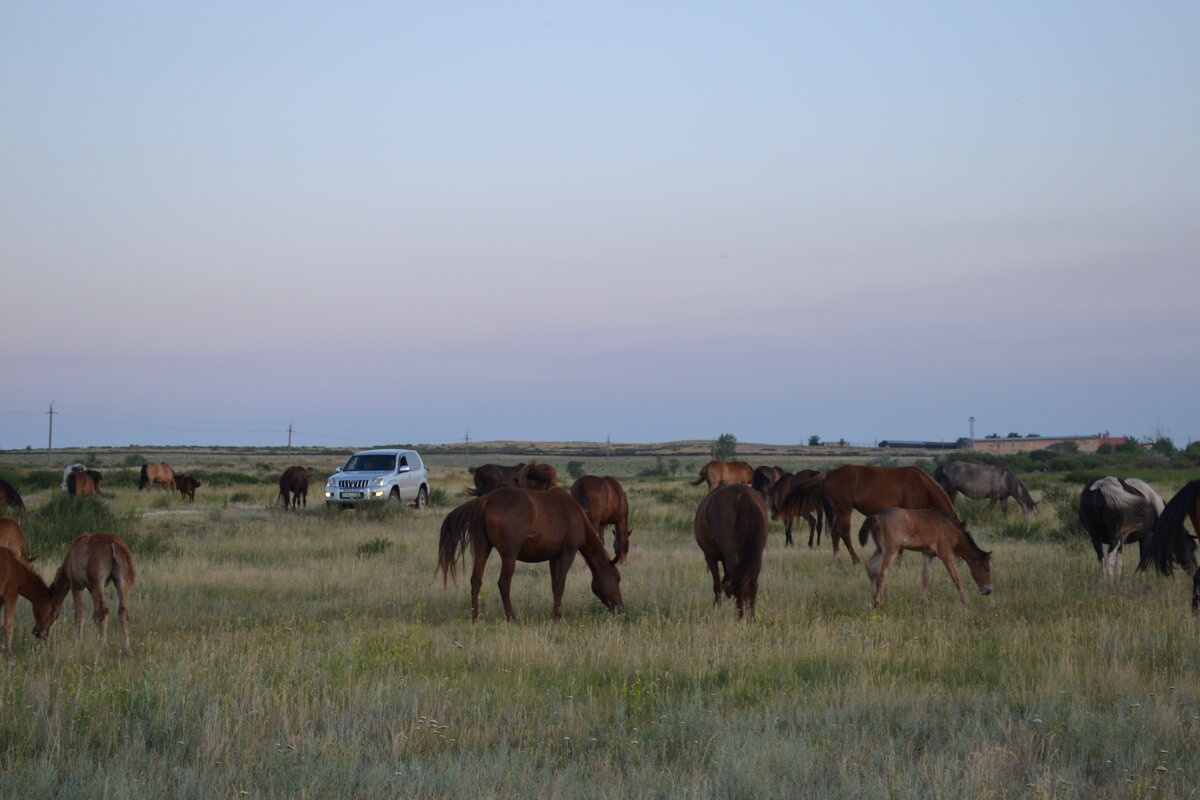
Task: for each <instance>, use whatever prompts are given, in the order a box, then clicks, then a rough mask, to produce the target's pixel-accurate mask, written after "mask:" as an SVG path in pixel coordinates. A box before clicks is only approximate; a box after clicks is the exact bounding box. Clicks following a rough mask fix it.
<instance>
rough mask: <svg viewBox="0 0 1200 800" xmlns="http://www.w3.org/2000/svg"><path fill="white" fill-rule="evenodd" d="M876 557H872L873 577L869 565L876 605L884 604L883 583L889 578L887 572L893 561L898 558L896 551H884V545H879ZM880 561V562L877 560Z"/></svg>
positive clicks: (868, 571)
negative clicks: (873, 564)
mask: <svg viewBox="0 0 1200 800" xmlns="http://www.w3.org/2000/svg"><path fill="white" fill-rule="evenodd" d="M876 547H877V548H878V549H876V551H875V555H874V556H872V557H871V561H872V562H874V563H875V565H876V566H875V573H874V574H873V575H871V567H870V566H869V565H868V567H867V574H868V575H871V578H872V581H871V582H872V583H873V584H874V585H875V605H877V606H878V605H879V604H881V603H882V602H883V582H884V580H885V579H886V578H887V571H888V569H889V568H890V567H891V566H892V560H893V559H895V557H896V551H895V550H891V549H887V550H884V549H883V545H882V544H877V545H876ZM876 559H878V560H876Z"/></svg>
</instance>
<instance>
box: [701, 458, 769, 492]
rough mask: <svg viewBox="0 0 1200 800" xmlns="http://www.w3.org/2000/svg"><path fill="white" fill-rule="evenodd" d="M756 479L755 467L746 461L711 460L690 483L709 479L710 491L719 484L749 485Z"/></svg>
mask: <svg viewBox="0 0 1200 800" xmlns="http://www.w3.org/2000/svg"><path fill="white" fill-rule="evenodd" d="M753 480H754V467H752V466H750V465H749V464H747V463H746V462H745V461H710V462H708V463H707V464H705V465H704V466H703V467H701V468H700V477H699V478H697V479H696V480H694V481H691V482H690V483H689V485H690V486H699V485H700V484H702V483H704V482H705V481H708V491H709V492H711V491H712V490H713V489H716V488H717V487H718V486H733V485H735V484H739V483H744V484H746V485H747V486H749V485H750V483H751V482H752V481H753Z"/></svg>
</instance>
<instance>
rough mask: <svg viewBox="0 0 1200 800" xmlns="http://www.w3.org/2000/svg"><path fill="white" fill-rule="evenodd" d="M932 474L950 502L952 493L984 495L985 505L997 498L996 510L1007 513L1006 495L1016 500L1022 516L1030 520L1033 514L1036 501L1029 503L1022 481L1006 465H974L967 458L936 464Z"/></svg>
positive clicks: (1028, 496) (981, 496)
mask: <svg viewBox="0 0 1200 800" xmlns="http://www.w3.org/2000/svg"><path fill="white" fill-rule="evenodd" d="M933 477H934V480H936V481H937V482H938V483H940V484H941V485H942V488H943V489H945V490H946V494H948V495H950V502H954V496H955V495H956V494H957V493H958V492H962V493H963V494H965V495H966V496H967V497H970V498H972V499H975V500H982V499H983V498H985V497H986V498H987V499H988V500H990V501H991V502H990V503H989V504H988V507H989V508H991V507H992V506H994V505H996V501H997V500H999V501H1000V510H1001V511H1003V512H1004V513H1005V514H1008V498H1010V497H1011V498H1013V499H1014V500H1016V501H1017V505H1019V506H1020V507H1021V513H1023V514H1024V515H1025V518H1026V519H1033V516H1034V515H1035V514H1036V513H1037V504H1036V503H1034V502H1033V498H1032V497H1030V495H1029V490H1028V489H1026V488H1025V484H1023V483H1021V481H1019V480H1018V479H1017V476H1016V475H1014V474H1013V473H1012V470H1010V469H1008V468H1006V467H1000V466H993V465H991V464H975V463H973V462H970V461H950V462H948V463H945V464H939V465H938V468H937V470H935V471H934V473H933Z"/></svg>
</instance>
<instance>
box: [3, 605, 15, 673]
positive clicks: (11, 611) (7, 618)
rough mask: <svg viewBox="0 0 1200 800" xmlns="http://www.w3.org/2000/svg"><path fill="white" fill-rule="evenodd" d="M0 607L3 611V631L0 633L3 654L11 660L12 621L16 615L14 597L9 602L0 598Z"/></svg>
mask: <svg viewBox="0 0 1200 800" xmlns="http://www.w3.org/2000/svg"><path fill="white" fill-rule="evenodd" d="M0 607H2V608H3V609H4V622H3V625H4V630H3V631H0V634H3V637H4V652H5V653H7V654H8V657H9V658H12V654H13V649H12V637H13V621H14V619H15V617H16V615H17V598H16V596H15V595H14V596H13V599H12V600H11V601H10V600H9V599H8V598H6V597H0Z"/></svg>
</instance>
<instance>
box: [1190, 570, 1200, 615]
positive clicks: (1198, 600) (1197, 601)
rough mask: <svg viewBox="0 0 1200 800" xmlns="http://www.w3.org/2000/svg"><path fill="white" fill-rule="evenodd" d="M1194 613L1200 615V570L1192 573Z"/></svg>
mask: <svg viewBox="0 0 1200 800" xmlns="http://www.w3.org/2000/svg"><path fill="white" fill-rule="evenodd" d="M1192 613H1193V614H1200V569H1198V570H1196V571H1195V572H1193V573H1192Z"/></svg>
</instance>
